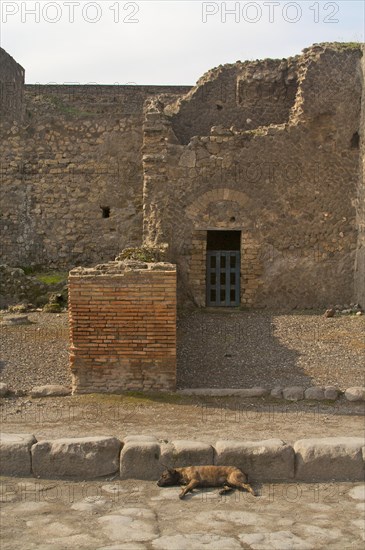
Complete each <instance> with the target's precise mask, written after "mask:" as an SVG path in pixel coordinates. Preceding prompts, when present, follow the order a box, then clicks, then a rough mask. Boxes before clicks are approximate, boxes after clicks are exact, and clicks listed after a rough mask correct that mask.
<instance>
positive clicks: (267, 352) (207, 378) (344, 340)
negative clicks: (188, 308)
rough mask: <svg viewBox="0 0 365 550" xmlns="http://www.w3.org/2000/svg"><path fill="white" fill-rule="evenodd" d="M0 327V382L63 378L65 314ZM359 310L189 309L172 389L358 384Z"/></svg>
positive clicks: (364, 365) (29, 383)
mask: <svg viewBox="0 0 365 550" xmlns="http://www.w3.org/2000/svg"><path fill="white" fill-rule="evenodd" d="M28 316H29V320H30V321H31V324H29V325H19V326H1V327H0V346H1V361H0V381H2V382H6V383H8V384H9V385H10V386H11V387H12V388H14V389H24V390H29V389H30V388H32V387H33V386H35V385H41V384H65V385H69V384H70V375H69V372H68V315H67V313H62V314H59V315H55V314H52V313H29V315H28ZM364 374H365V316H341V317H334V318H329V319H326V318H324V317H323V316H322V315H320V314H318V315H314V314H285V315H280V314H277V313H270V312H242V311H234V312H232V311H227V312H224V313H222V312H221V311H220V312H215V311H213V312H212V311H209V312H208V311H206V310H204V311H197V312H193V313H190V314H184V315H183V316H181V317H180V318H179V321H178V386H179V388H201V387H210V388H247V387H251V386H257V385H264V386H267V387H273V386H275V385H303V386H306V387H309V386H312V385H324V384H333V385H335V386H338V387H339V388H340V389H346V388H348V387H350V386H358V385H365V380H364Z"/></svg>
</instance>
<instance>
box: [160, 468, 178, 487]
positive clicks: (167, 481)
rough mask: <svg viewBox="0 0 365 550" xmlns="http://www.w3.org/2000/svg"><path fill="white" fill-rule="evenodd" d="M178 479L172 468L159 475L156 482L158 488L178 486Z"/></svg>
mask: <svg viewBox="0 0 365 550" xmlns="http://www.w3.org/2000/svg"><path fill="white" fill-rule="evenodd" d="M179 479H180V475H179V472H177V471H176V470H174V469H173V468H167V469H166V470H164V471H163V472H162V474H161V477H160V479H159V480H158V482H157V485H158V486H159V487H167V486H168V485H178V483H179Z"/></svg>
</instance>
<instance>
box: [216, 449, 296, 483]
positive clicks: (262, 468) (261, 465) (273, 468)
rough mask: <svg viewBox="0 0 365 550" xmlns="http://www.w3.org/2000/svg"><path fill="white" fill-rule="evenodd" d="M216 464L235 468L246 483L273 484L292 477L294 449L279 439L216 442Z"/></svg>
mask: <svg viewBox="0 0 365 550" xmlns="http://www.w3.org/2000/svg"><path fill="white" fill-rule="evenodd" d="M215 450H216V457H215V464H217V465H218V466H237V468H240V469H241V470H242V471H243V472H245V473H246V474H247V475H248V478H249V480H260V481H274V480H287V479H292V478H293V477H294V451H293V448H292V447H291V446H290V445H288V444H286V443H284V441H282V440H281V439H266V440H263V441H228V440H227V441H226V440H221V441H217V443H216V445H215Z"/></svg>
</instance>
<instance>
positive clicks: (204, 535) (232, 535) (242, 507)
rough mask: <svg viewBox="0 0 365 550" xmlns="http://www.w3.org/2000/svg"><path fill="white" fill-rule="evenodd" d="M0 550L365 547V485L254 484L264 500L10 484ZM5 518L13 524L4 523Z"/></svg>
mask: <svg viewBox="0 0 365 550" xmlns="http://www.w3.org/2000/svg"><path fill="white" fill-rule="evenodd" d="M0 488H1V500H2V516H1V519H2V521H1V528H2V532H3V541H2V550H13V549H14V550H15V549H19V548H22V550H30V549H33V548H37V550H48V549H51V548H52V549H54V550H64V549H67V548H88V549H98V550H109V549H110V550H111V549H113V550H118V549H120V550H122V549H123V550H142V549H148V550H185V549H186V550H188V549H189V550H190V549H191V550H201V549H202V548H210V549H219V550H231V549H232V550H236V549H240V548H252V549H254V550H256V549H257V550H267V549H269V548H270V549H278V550H292V549H302V550H309V549H313V550H317V549H320V548H329V547H331V548H338V549H341V550H343V549H347V548H351V549H358V548H359V549H360V548H362V547H363V544H364V540H365V531H364V526H365V524H364V521H363V519H364V507H365V486H364V485H361V484H353V483H337V484H302V483H289V484H263V485H256V489H257V490H258V493H259V496H258V497H256V498H254V497H252V496H251V495H249V494H247V493H241V492H236V493H232V494H230V495H227V496H224V497H223V496H219V494H218V491H217V490H215V489H209V490H195V491H194V494H193V495H190V496H187V497H186V499H185V500H184V501H181V500H179V499H178V492H179V489H178V488H177V487H171V488H164V489H162V488H159V487H157V486H156V484H155V483H154V482H146V481H134V480H129V481H119V480H118V481H117V480H114V481H113V480H101V481H95V482H88V483H74V482H67V481H62V482H61V481H54V480H52V481H51V480H30V479H19V478H18V479H14V478H2V481H1V485H0ZM5 518H6V519H5Z"/></svg>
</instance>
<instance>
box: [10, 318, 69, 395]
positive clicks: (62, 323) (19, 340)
mask: <svg viewBox="0 0 365 550" xmlns="http://www.w3.org/2000/svg"><path fill="white" fill-rule="evenodd" d="M27 315H28V318H29V321H31V324H29V325H19V326H1V327H0V349H1V356H0V381H1V382H5V383H7V384H9V386H10V387H11V388H13V389H22V390H29V389H31V388H32V387H33V386H38V385H43V384H63V385H66V386H69V385H70V384H71V375H70V373H69V371H68V339H69V335H68V315H67V313H60V314H54V313H28V314H27Z"/></svg>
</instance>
